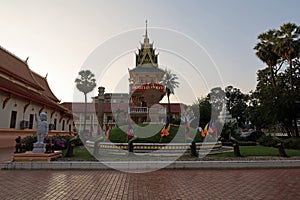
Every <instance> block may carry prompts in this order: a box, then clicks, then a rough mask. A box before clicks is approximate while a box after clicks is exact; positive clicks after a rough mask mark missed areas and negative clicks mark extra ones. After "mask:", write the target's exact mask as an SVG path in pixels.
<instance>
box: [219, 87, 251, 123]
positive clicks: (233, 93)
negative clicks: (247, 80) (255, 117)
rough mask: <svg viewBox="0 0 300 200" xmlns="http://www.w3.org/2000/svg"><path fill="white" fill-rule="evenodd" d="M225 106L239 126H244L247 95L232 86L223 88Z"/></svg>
mask: <svg viewBox="0 0 300 200" xmlns="http://www.w3.org/2000/svg"><path fill="white" fill-rule="evenodd" d="M225 93H226V107H227V109H228V111H229V112H230V114H231V115H232V117H233V118H235V119H236V120H237V123H238V126H239V127H243V128H244V127H245V126H246V122H247V113H246V109H247V102H248V99H249V95H246V94H243V93H242V92H241V90H240V89H238V88H235V87H233V86H227V87H226V88H225Z"/></svg>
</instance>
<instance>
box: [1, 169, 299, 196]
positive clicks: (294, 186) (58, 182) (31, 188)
mask: <svg viewBox="0 0 300 200" xmlns="http://www.w3.org/2000/svg"><path fill="white" fill-rule="evenodd" d="M299 183H300V169H242V170H241V169H240V170H160V171H155V172H151V173H143V174H130V173H124V172H120V171H114V170H73V171H64V170H58V171H54V170H52V171H51V170H36V171H34V170H32V171H31V170H28V171H27V170H23V171H22V170H7V171H6V170H0V190H1V192H0V199H1V200H5V199H13V200H17V199H20V200H21V199H22V200H23V199H172V200H173V199H213V200H215V199H243V200H246V199H264V200H265V199H285V200H287V199H299V198H300V184H299Z"/></svg>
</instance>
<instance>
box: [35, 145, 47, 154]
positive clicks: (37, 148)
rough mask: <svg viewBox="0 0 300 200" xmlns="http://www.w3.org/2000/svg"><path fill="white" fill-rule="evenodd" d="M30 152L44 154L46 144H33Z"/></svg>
mask: <svg viewBox="0 0 300 200" xmlns="http://www.w3.org/2000/svg"><path fill="white" fill-rule="evenodd" d="M32 152H33V153H45V152H46V144H44V143H34V144H33V150H32Z"/></svg>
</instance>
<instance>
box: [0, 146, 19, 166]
mask: <svg viewBox="0 0 300 200" xmlns="http://www.w3.org/2000/svg"><path fill="white" fill-rule="evenodd" d="M14 151H15V147H4V148H0V162H3V161H11V160H12V157H13V154H14Z"/></svg>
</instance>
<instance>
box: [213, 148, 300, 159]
mask: <svg viewBox="0 0 300 200" xmlns="http://www.w3.org/2000/svg"><path fill="white" fill-rule="evenodd" d="M240 152H241V154H242V156H243V157H247V156H279V153H278V149H277V148H273V147H264V146H240ZM285 152H286V154H287V155H288V156H300V150H293V149H285ZM208 156H211V157H213V156H215V157H234V153H233V152H226V153H219V154H212V155H208Z"/></svg>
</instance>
